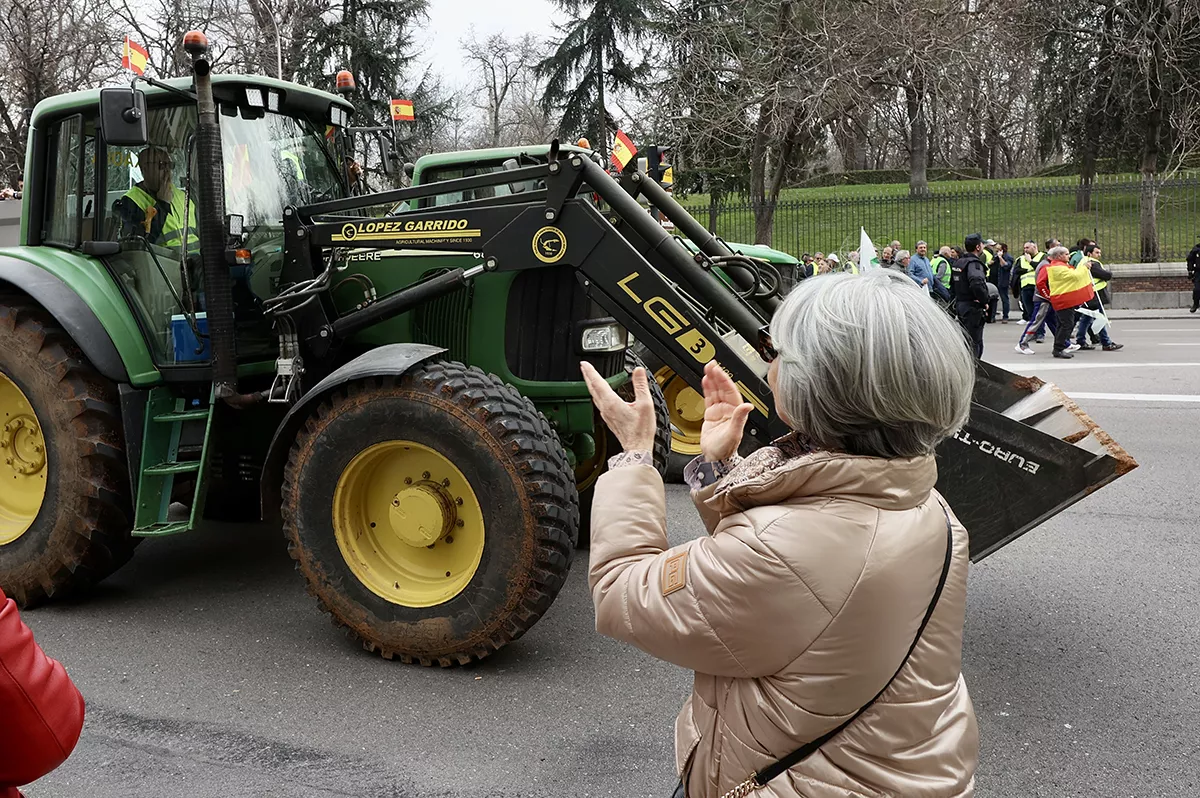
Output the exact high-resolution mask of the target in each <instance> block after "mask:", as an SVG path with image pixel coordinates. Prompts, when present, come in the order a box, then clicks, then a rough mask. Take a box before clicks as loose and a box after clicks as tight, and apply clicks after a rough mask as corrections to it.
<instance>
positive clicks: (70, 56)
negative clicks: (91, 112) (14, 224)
mask: <svg viewBox="0 0 1200 798" xmlns="http://www.w3.org/2000/svg"><path fill="white" fill-rule="evenodd" d="M119 42H120V37H119V36H118V35H117V34H116V32H115V31H114V29H113V27H112V26H111V24H110V14H109V11H108V8H107V7H106V5H105V4H104V3H103V2H101V0H66V2H64V1H63V0H19V1H18V0H5V2H3V3H2V4H0V58H2V59H3V63H4V65H5V66H4V68H3V69H0V157H2V158H3V165H4V166H3V168H4V172H5V174H6V177H7V178H8V179H10V180H12V179H14V178H15V177H16V176H19V175H20V171H21V169H22V168H23V167H22V164H23V162H24V158H25V140H26V137H27V135H28V114H29V112H30V111H32V110H33V106H35V105H36V104H37V103H38V102H39V101H41V100H43V99H45V98H47V97H51V96H53V95H55V94H61V93H63V92H68V91H74V90H77V89H81V88H85V87H88V86H91V85H94V84H95V83H97V82H100V81H103V80H105V79H108V78H110V77H112V76H113V75H114V74H116V72H117V71H118V69H119V66H120V63H119V61H118V60H117V58H116V57H115V55H114V54H116V53H119V52H120V49H119Z"/></svg>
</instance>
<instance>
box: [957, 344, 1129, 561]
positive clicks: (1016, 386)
mask: <svg viewBox="0 0 1200 798" xmlns="http://www.w3.org/2000/svg"><path fill="white" fill-rule="evenodd" d="M937 460H938V489H939V490H940V491H941V492H942V494H943V495H944V496H945V497H946V500H947V501H949V502H950V506H951V507H953V508H954V512H955V514H956V515H957V516H958V518H959V520H960V521H962V523H963V525H964V526H965V527H966V528H967V531H968V532H969V533H970V536H971V560H972V561H974V562H978V561H979V560H982V559H983V558H984V557H986V556H988V555H989V554H991V553H992V552H994V551H996V550H997V549H999V548H1001V547H1003V546H1005V545H1007V544H1009V543H1011V542H1012V541H1013V540H1016V539H1017V538H1018V537H1020V536H1021V535H1023V534H1025V533H1026V532H1028V531H1029V530H1030V529H1033V528H1034V527H1035V526H1037V525H1038V524H1040V523H1041V522H1043V521H1045V520H1046V519H1048V518H1050V517H1051V516H1053V515H1056V514H1058V513H1060V512H1062V511H1063V510H1065V509H1066V508H1067V507H1069V506H1071V505H1072V504H1074V503H1075V502H1077V501H1079V500H1080V499H1082V498H1083V497H1084V496H1087V495H1088V494H1090V493H1092V492H1093V491H1095V490H1097V489H1099V488H1101V487H1103V486H1104V485H1107V484H1108V483H1110V482H1112V481H1113V480H1115V479H1116V478H1117V477H1120V476H1123V475H1124V474H1127V473H1129V472H1130V471H1132V470H1133V469H1135V468H1137V462H1136V461H1134V459H1133V458H1132V457H1130V456H1129V454H1128V453H1127V452H1126V451H1125V450H1124V449H1122V448H1121V447H1120V446H1119V445H1118V444H1117V442H1116V441H1114V440H1113V439H1112V437H1111V436H1109V434H1108V433H1106V432H1105V431H1104V430H1102V429H1100V427H1098V426H1097V425H1096V423H1095V422H1094V421H1092V420H1091V419H1090V418H1089V417H1088V416H1087V414H1085V413H1084V412H1083V411H1082V410H1080V409H1079V406H1078V405H1077V404H1075V402H1074V401H1072V400H1071V399H1070V397H1068V396H1067V395H1066V394H1064V393H1063V392H1062V391H1060V390H1059V389H1058V388H1057V387H1055V386H1054V385H1052V384H1050V383H1046V382H1042V381H1041V380H1039V379H1038V378H1037V377H1021V376H1018V375H1016V374H1013V373H1011V372H1008V371H1005V370H1004V369H1001V368H997V367H996V366H993V365H991V364H990V363H984V362H980V363H979V364H978V369H977V371H976V374H975V396H974V403H973V405H972V407H971V418H970V420H969V421H968V422H967V426H966V427H964V428H963V429H962V430H961V431H959V432H958V433H957V434H955V435H954V437H952V438H948V439H947V440H946V441H944V442H943V443H942V445H941V446H940V447H939V448H938V452H937Z"/></svg>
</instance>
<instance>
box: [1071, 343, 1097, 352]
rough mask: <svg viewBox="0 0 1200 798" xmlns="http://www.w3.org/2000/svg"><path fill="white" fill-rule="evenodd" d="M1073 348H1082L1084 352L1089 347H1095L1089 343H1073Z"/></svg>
mask: <svg viewBox="0 0 1200 798" xmlns="http://www.w3.org/2000/svg"><path fill="white" fill-rule="evenodd" d="M1075 348H1076V349H1082V350H1084V351H1085V352H1086V351H1088V350H1089V349H1095V348H1096V347H1094V346H1092V345H1091V344H1075Z"/></svg>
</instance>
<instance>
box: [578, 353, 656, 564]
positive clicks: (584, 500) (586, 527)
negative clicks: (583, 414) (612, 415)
mask: <svg viewBox="0 0 1200 798" xmlns="http://www.w3.org/2000/svg"><path fill="white" fill-rule="evenodd" d="M639 367H641V368H645V367H646V364H645V363H643V362H642V359H641V358H640V357H638V356H637V355H636V354H634V353H633V351H632V350H627V351H626V352H625V370H626V371H628V372H629V373H630V374H632V373H633V370H634V369H635V368H639ZM648 376H649V377H650V396H651V398H653V399H654V421H655V423H656V425H657V426H656V428H655V430H654V467H655V468H656V469H658V473H659V474H666V472H667V468H668V461H669V460H670V457H671V418H670V415H669V413H668V412H667V400H666V397H664V396H663V392H662V388H661V387H660V386H659V385H658V383H656V382H655V381H654V373H653V372H649V374H648ZM617 395H618V396H620V397H621V398H622V399H624V400H625V401H627V402H632V401H633V381H632V380H631V381H629V382H626V383H625V384H624V385H622V386H621V387H620V388H618V389H617ZM596 425H597V433H598V434H602V435H604V441H603V444H604V445H603V446H601V447H600V451H601V453H602V456H603V457H604V458H606V459H607V458H608V457H611V456H612V455H614V454H616V453H617V452H619V451H621V442H620V441H618V440H617V438H616V436H615V435H613V434H612V433H611V432H609V431H608V428H607V427H604V425H603V424H602V422H600V418H599V414H598V413H597V415H596ZM601 469H602V473H603V470H605V469H607V464H606V463H601ZM595 495H596V488H595V482H594V481H593V482H592V483H591V484H590V485H588V487H587V488H586V489H584V490H583V491H581V492H580V494H579V548H581V549H586V548H588V546H590V545H591V542H592V500H593V498H594V497H595Z"/></svg>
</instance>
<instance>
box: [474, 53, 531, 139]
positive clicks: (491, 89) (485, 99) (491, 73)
mask: <svg viewBox="0 0 1200 798" xmlns="http://www.w3.org/2000/svg"><path fill="white" fill-rule="evenodd" d="M460 44H461V46H462V48H463V51H464V52H463V55H464V56H465V58H466V60H467V63H469V64H470V65H471V67H472V70H473V71H474V73H475V78H476V79H477V80H478V81H479V83H478V86H479V90H478V93H479V101H478V103H477V105H476V106H475V107H476V108H478V109H479V111H481V112H482V113H483V115H484V121H485V123H486V125H487V139H488V146H490V147H499V146H500V142H501V140H502V139H503V138H504V129H505V127H506V122H507V120H506V119H505V109H506V106H507V103H508V99H509V93H510V92H511V91H512V90H513V87H514V85H515V84H516V83H517V81H518V80H519V79H520V78H521V75H522V73H523V72H524V71H526V70H527V69H528V67H527V66H526V64H527V63H528V62H526V61H524V60H523V59H522V52H521V48H520V43H519V42H517V41H513V40H511V39H509V38H508V37H507V36H505V35H504V34H502V33H495V34H492V35H491V36H489V37H487V39H485V40H484V41H482V42H480V41H479V40H478V39H477V38H476V36H475V31H474V30H472V31H471V32H470V33H469V34H468V35H467V37H466V38H465V39H463V40H462V42H460Z"/></svg>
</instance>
